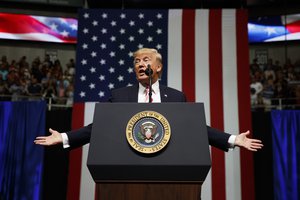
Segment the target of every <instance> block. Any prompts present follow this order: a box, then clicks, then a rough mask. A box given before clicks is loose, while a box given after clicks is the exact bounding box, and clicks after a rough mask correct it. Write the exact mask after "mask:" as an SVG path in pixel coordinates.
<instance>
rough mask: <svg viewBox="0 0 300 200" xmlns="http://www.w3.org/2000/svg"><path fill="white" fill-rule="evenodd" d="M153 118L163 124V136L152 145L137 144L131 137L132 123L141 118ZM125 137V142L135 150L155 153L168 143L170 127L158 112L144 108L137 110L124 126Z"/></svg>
mask: <svg viewBox="0 0 300 200" xmlns="http://www.w3.org/2000/svg"><path fill="white" fill-rule="evenodd" d="M148 117H150V118H155V119H157V120H158V121H159V122H160V123H161V124H162V126H163V128H164V131H165V134H164V137H163V138H162V139H161V141H160V142H159V143H157V144H156V145H154V146H152V147H145V146H142V145H140V144H138V143H137V142H136V141H135V139H134V138H133V128H134V125H135V124H136V123H137V122H138V121H139V120H140V119H142V118H148ZM126 138H127V142H128V143H129V144H130V146H131V147H132V148H133V149H135V150H136V151H138V152H140V153H144V154H152V153H156V152H158V151H161V150H162V149H163V148H165V146H166V145H167V144H168V142H169V140H170V138H171V127H170V124H169V122H168V120H167V119H166V118H165V117H164V116H163V115H162V114H160V113H158V112H155V111H149V110H145V111H142V112H139V113H137V114H135V115H134V116H133V117H132V118H131V119H130V120H129V121H128V123H127V126H126Z"/></svg>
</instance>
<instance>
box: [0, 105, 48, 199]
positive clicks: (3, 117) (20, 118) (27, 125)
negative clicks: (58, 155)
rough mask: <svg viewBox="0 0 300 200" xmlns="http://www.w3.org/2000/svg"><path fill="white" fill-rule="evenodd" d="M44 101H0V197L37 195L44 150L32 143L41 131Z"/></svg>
mask: <svg viewBox="0 0 300 200" xmlns="http://www.w3.org/2000/svg"><path fill="white" fill-rule="evenodd" d="M45 112H46V103H45V102H42V101H40V102H0V199H1V200H38V199H40V197H41V188H42V184H41V183H42V170H43V156H44V151H43V148H42V147H41V146H38V145H35V144H34V143H33V141H34V139H35V137H36V136H38V135H42V134H44V133H45Z"/></svg>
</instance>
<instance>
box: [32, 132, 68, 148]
mask: <svg viewBox="0 0 300 200" xmlns="http://www.w3.org/2000/svg"><path fill="white" fill-rule="evenodd" d="M49 132H50V133H51V135H49V136H39V137H36V138H35V140H34V143H35V144H39V145H43V146H51V145H56V144H62V143H63V139H62V136H61V133H59V132H58V131H56V130H53V129H51V128H50V129H49Z"/></svg>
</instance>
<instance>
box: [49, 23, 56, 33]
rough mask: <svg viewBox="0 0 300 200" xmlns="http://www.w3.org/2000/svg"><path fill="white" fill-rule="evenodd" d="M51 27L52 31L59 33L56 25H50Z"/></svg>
mask: <svg viewBox="0 0 300 200" xmlns="http://www.w3.org/2000/svg"><path fill="white" fill-rule="evenodd" d="M50 27H51V30H53V31H57V25H56V24H54V23H53V24H51V25H50Z"/></svg>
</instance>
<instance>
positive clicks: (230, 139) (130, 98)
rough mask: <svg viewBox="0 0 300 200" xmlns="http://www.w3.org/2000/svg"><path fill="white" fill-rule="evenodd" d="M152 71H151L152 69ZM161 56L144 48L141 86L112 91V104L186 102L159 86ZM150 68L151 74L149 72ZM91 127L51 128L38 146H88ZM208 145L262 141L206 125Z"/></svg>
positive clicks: (252, 145)
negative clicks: (61, 130) (62, 129)
mask: <svg viewBox="0 0 300 200" xmlns="http://www.w3.org/2000/svg"><path fill="white" fill-rule="evenodd" d="M148 67H150V69H151V70H149V68H148ZM162 67H163V65H162V57H161V55H160V54H159V53H158V52H157V51H156V50H155V49H148V48H143V49H139V50H138V51H136V52H135V53H134V70H135V74H136V78H137V80H138V84H137V85H134V86H130V87H125V88H120V89H116V90H113V91H112V96H111V99H110V101H111V102H139V103H147V102H149V99H151V100H150V102H152V103H161V102H186V97H185V95H184V93H182V92H180V91H178V90H175V89H173V88H170V87H166V86H163V85H160V84H159V78H160V77H161V74H162ZM147 69H148V71H147ZM149 73H150V74H152V75H151V77H152V78H151V81H152V84H151V88H152V96H149V82H150V81H149ZM91 129H92V124H90V125H88V126H85V127H83V128H81V129H79V130H74V131H70V132H67V133H59V132H57V131H55V130H52V129H50V130H49V131H50V133H51V135H50V136H41V137H37V138H36V140H35V141H34V142H35V143H36V144H39V145H55V144H61V143H62V144H63V146H64V148H68V147H70V148H76V147H80V146H82V145H84V144H87V143H89V141H90V136H91ZM207 131H208V139H209V144H210V145H212V146H215V147H217V148H219V149H222V150H224V151H228V149H229V148H233V147H234V146H240V147H244V148H246V149H248V150H250V151H257V150H258V149H261V148H262V146H263V145H262V143H261V141H260V140H257V139H251V138H247V135H248V134H249V131H247V132H245V133H241V134H239V135H230V134H228V133H224V132H222V131H219V130H217V129H214V128H211V127H209V126H207Z"/></svg>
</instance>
